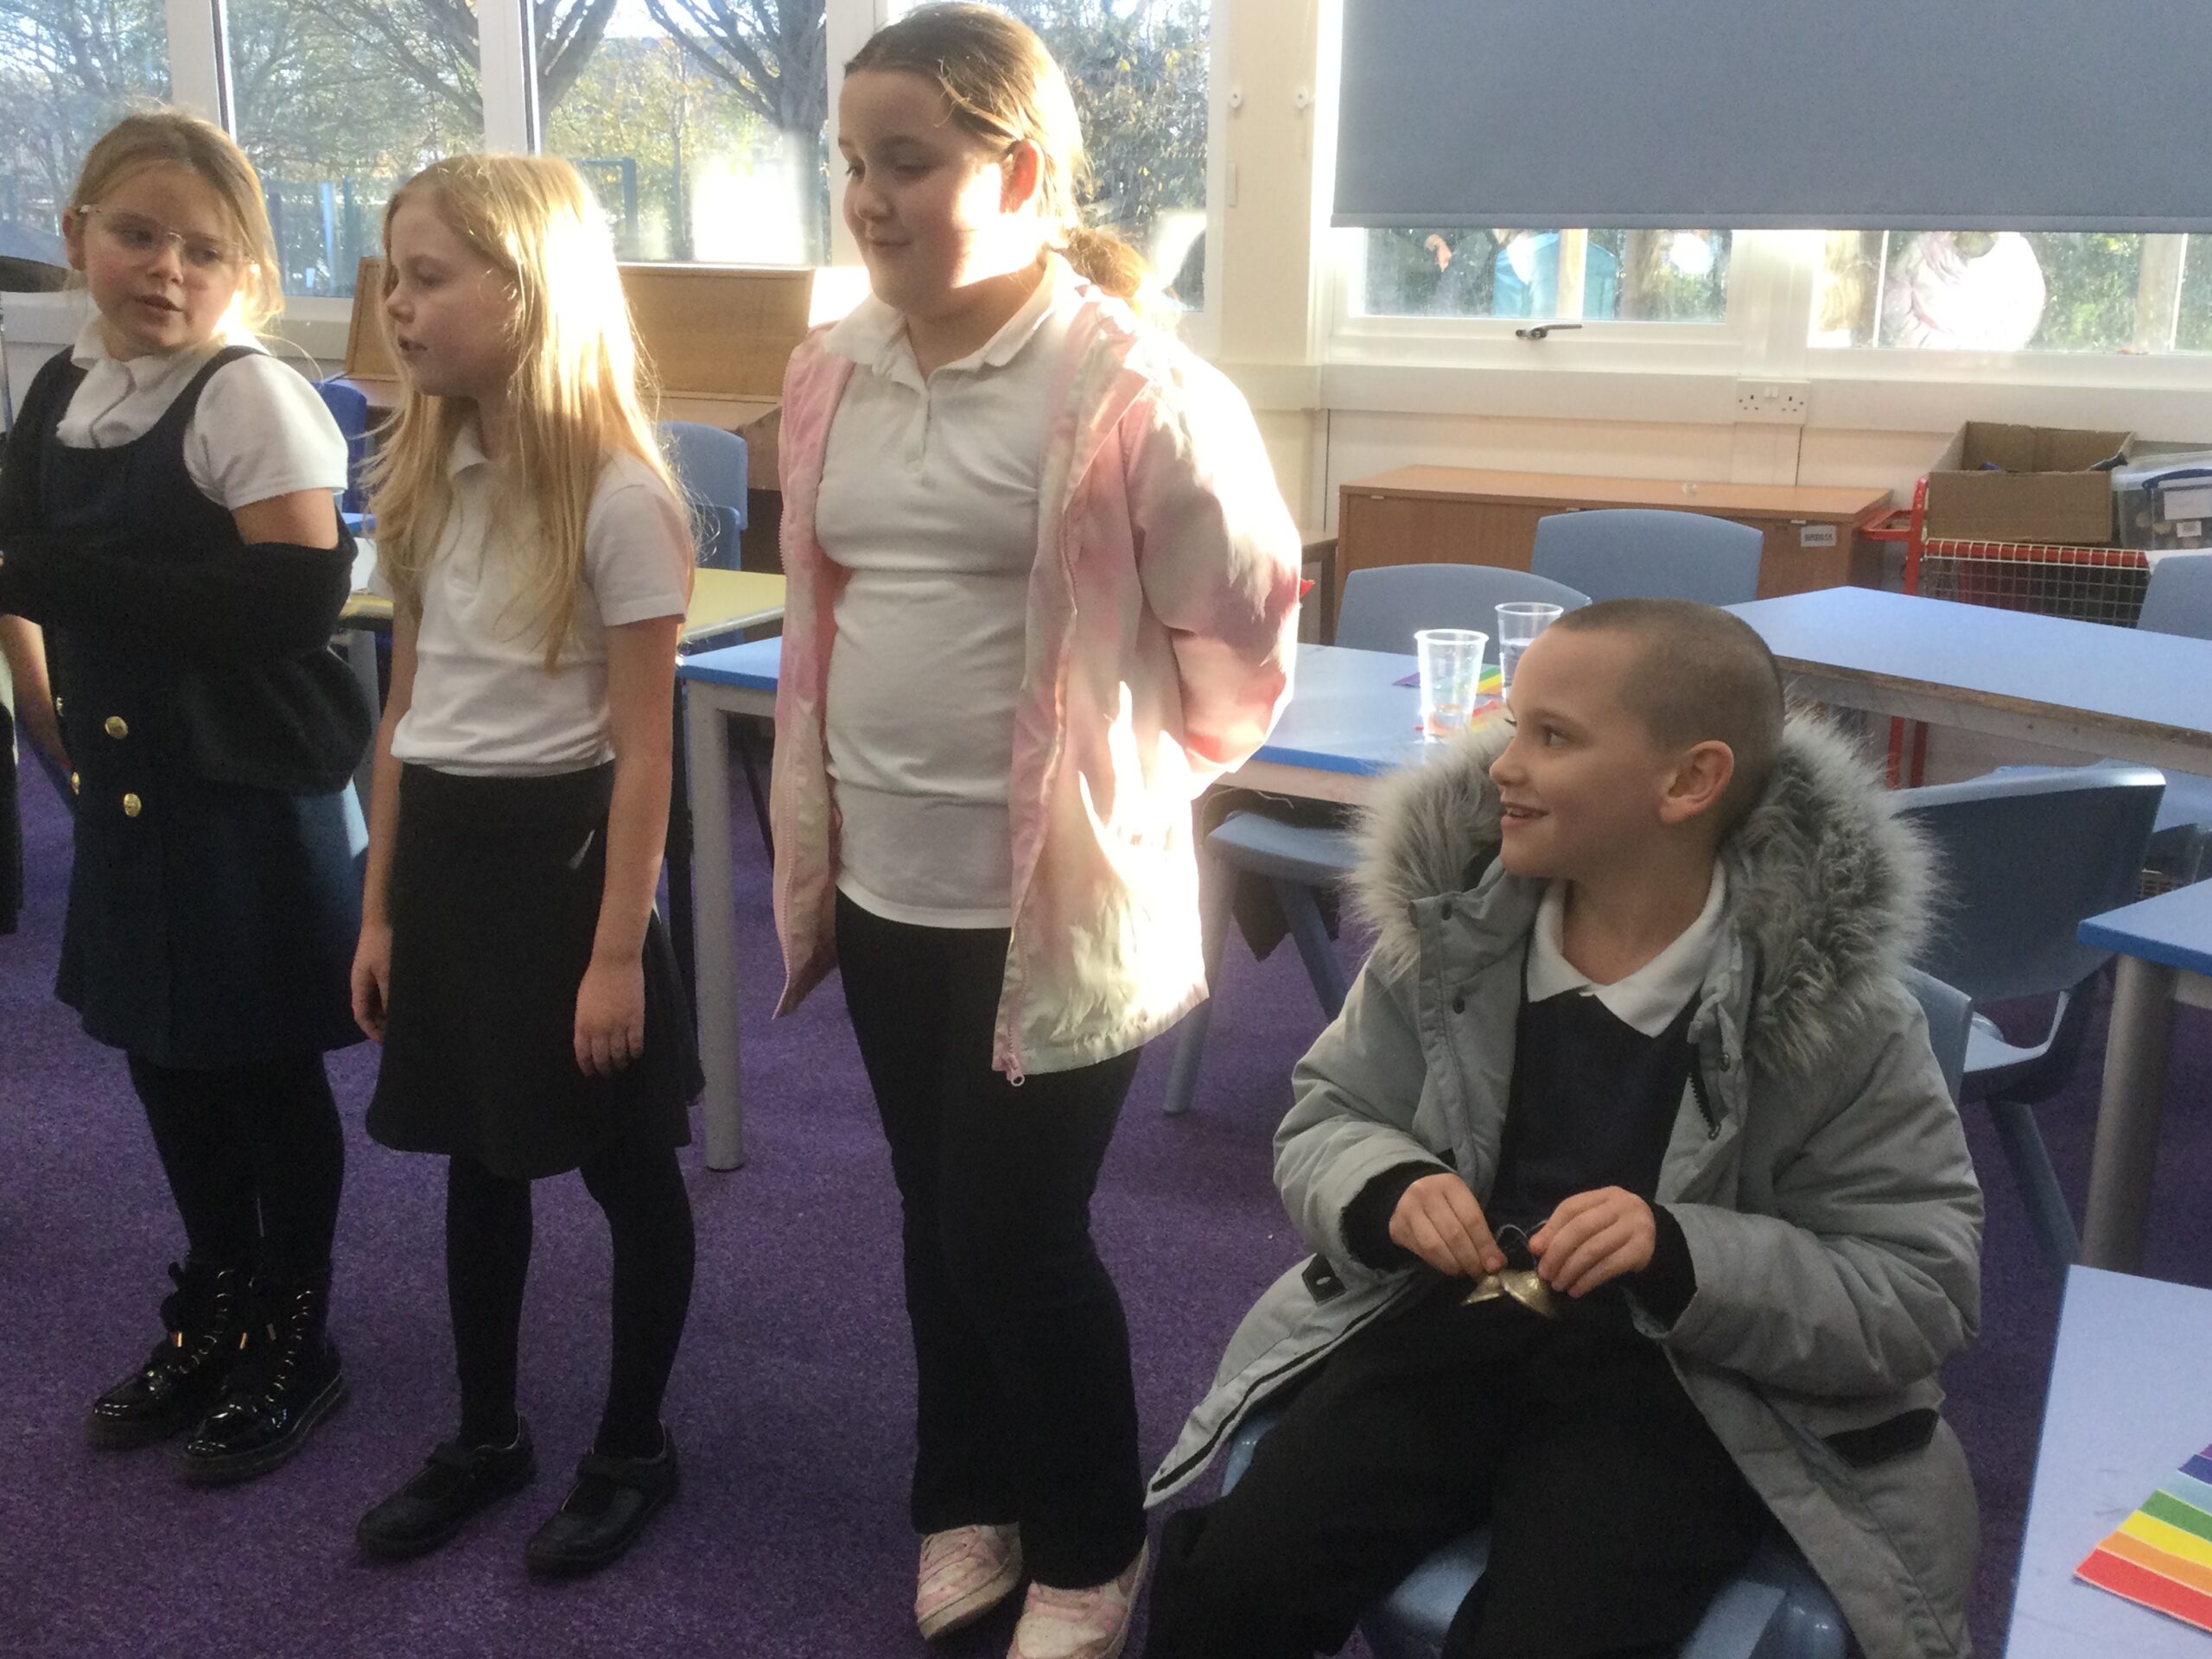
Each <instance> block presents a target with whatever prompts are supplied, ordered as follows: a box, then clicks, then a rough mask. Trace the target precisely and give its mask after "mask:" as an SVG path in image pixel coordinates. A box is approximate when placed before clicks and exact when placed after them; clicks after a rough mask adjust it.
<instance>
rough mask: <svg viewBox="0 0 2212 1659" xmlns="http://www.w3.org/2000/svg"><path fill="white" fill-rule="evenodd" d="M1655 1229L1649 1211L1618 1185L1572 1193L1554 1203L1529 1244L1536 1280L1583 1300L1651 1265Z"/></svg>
mask: <svg viewBox="0 0 2212 1659" xmlns="http://www.w3.org/2000/svg"><path fill="white" fill-rule="evenodd" d="M1658 1242H1659V1225H1658V1223H1657V1222H1656V1221H1655V1220H1654V1219H1653V1218H1652V1215H1651V1206H1650V1205H1648V1204H1646V1203H1645V1202H1644V1201H1643V1199H1642V1198H1637V1196H1636V1194H1635V1193H1633V1192H1629V1191H1627V1190H1626V1189H1625V1188H1623V1187H1618V1186H1605V1187H1599V1189H1598V1190H1597V1191H1596V1192H1577V1193H1576V1194H1575V1195H1574V1196H1573V1198H1563V1199H1561V1200H1560V1206H1559V1208H1558V1209H1556V1210H1554V1211H1552V1218H1551V1219H1550V1220H1549V1221H1548V1222H1546V1223H1545V1224H1543V1225H1542V1226H1541V1227H1539V1228H1538V1229H1537V1230H1536V1236H1535V1237H1534V1238H1532V1239H1530V1240H1529V1254H1530V1255H1534V1256H1535V1258H1536V1276H1537V1277H1538V1278H1540V1279H1541V1280H1542V1281H1544V1282H1545V1283H1546V1284H1548V1285H1549V1286H1550V1287H1552V1288H1553V1289H1554V1290H1556V1291H1558V1292H1560V1294H1562V1295H1567V1296H1586V1295H1588V1294H1590V1293H1591V1292H1592V1291H1593V1290H1595V1289H1597V1288H1598V1287H1599V1286H1600V1285H1602V1284H1605V1283H1608V1282H1609V1281H1612V1280H1615V1279H1618V1278H1619V1277H1620V1276H1621V1275H1622V1274H1624V1273H1641V1272H1642V1271H1643V1269H1644V1268H1648V1267H1649V1266H1650V1265H1651V1253H1652V1251H1653V1250H1654V1249H1656V1248H1657V1245H1658Z"/></svg>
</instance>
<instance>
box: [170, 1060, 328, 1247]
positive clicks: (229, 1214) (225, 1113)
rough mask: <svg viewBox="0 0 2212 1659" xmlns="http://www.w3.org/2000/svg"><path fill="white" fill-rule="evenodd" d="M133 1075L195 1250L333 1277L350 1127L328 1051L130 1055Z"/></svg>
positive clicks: (186, 1235) (187, 1239)
mask: <svg viewBox="0 0 2212 1659" xmlns="http://www.w3.org/2000/svg"><path fill="white" fill-rule="evenodd" d="M130 1082H131V1085H132V1086H133V1087H134V1088H136V1089H137V1091H138V1098H139V1100H140V1101H141V1102H143V1103H144V1105H145V1108H146V1122H148V1123H149V1125H150V1126H151V1127H152V1128H153V1131H154V1146H155V1149H156V1151H157V1152H159V1153H160V1154H161V1159H162V1172H163V1173H165V1174H167V1175H168V1182H169V1191H170V1192H172V1193H174V1194H175V1197H176V1207H177V1211H178V1213H179V1214H180V1215H181V1216H182V1217H183V1218H184V1234H185V1239H186V1241H187V1243H188V1246H189V1248H190V1249H191V1252H192V1255H193V1258H194V1260H195V1261H199V1262H207V1263H209V1264H211V1265H213V1266H219V1267H253V1266H256V1265H257V1266H258V1267H259V1268H260V1270H261V1271H262V1273H263V1274H265V1275H266V1276H267V1277H269V1278H270V1279H272V1280H276V1281H279V1282H282V1283H285V1284H296V1283H303V1282H313V1281H321V1280H325V1279H327V1278H328V1276H329V1274H330V1241H331V1238H332V1236H334V1234H335V1233H336V1232H337V1230H338V1194H339V1190H340V1187H341V1186H343V1185H344V1184H345V1179H346V1132H345V1130H344V1128H342V1127H341V1126H340V1123H339V1121H338V1105H337V1103H336V1102H335V1101H334V1100H333V1099H332V1098H331V1094H330V1080H329V1079H328V1078H327V1077H326V1076H324V1074H323V1069H322V1056H321V1055H320V1054H310V1055H308V1056H306V1057H304V1058H300V1059H296V1060H279V1061H274V1062H271V1063H270V1064H268V1065H233V1066H221V1067H217V1068H213V1069H211V1070H206V1071H184V1070H180V1069H179V1068H177V1067H175V1066H166V1065H155V1064H154V1063H153V1062H152V1061H151V1060H145V1059H141V1058H138V1057H137V1056H136V1055H133V1056H131V1057H130Z"/></svg>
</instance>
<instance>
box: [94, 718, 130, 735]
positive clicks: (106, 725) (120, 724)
mask: <svg viewBox="0 0 2212 1659" xmlns="http://www.w3.org/2000/svg"><path fill="white" fill-rule="evenodd" d="M100 729H101V730H102V731H104V732H105V733H106V734H108V735H109V736H110V737H113V738H124V737H128V736H130V721H126V720H125V719H124V717H123V716H122V715H109V716H108V717H107V718H106V719H105V720H104V721H101V722H100Z"/></svg>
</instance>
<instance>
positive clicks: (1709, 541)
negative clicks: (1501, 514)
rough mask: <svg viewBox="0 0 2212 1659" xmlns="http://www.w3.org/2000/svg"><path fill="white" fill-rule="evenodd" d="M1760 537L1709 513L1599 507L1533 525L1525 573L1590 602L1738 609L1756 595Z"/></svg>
mask: <svg viewBox="0 0 2212 1659" xmlns="http://www.w3.org/2000/svg"><path fill="white" fill-rule="evenodd" d="M1765 546H1766V537H1764V536H1763V535H1761V534H1760V533H1759V532H1758V531H1756V530H1753V529H1751V527H1750V526H1749V525H1746V524H1735V523H1732V521H1730V520H1728V519H1726V518H1713V516H1712V515H1710V514H1709V513H1702V512H1666V511H1663V510H1661V509H1658V508H1653V507H1599V508H1592V509H1591V510H1589V511H1587V512H1554V513H1551V514H1549V515H1548V516H1547V517H1545V518H1539V519H1538V520H1536V544H1535V550H1534V551H1533V552H1531V553H1530V555H1529V569H1531V570H1533V571H1535V573H1536V574H1537V575H1540V576H1549V577H1550V578H1551V579H1552V580H1553V581H1554V582H1565V583H1566V584H1567V586H1568V587H1570V588H1580V589H1581V590H1582V591H1583V592H1584V593H1586V594H1589V595H1590V597H1591V598H1592V599H1694V600H1700V601H1703V602H1704V603H1706V604H1707V605H1740V604H1742V603H1743V602H1744V601H1746V600H1752V599H1757V598H1758V596H1759V555H1760V553H1761V552H1762V551H1763V550H1764V549H1765Z"/></svg>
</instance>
